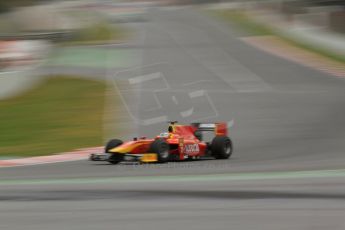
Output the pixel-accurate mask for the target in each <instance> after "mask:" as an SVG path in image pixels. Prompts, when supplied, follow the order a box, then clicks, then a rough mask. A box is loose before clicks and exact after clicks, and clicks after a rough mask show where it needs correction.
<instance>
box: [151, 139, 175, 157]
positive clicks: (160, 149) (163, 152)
mask: <svg viewBox="0 0 345 230" xmlns="http://www.w3.org/2000/svg"><path fill="white" fill-rule="evenodd" d="M150 152H151V153H156V154H157V158H158V162H159V163H164V162H167V161H168V160H169V157H170V149H169V144H168V143H167V142H166V141H165V140H164V139H157V140H155V141H154V142H152V144H151V146H150Z"/></svg>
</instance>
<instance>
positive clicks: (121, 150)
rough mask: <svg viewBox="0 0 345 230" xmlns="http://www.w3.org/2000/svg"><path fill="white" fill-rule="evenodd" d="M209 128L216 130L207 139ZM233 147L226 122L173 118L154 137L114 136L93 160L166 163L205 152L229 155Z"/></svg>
mask: <svg viewBox="0 0 345 230" xmlns="http://www.w3.org/2000/svg"><path fill="white" fill-rule="evenodd" d="M205 132H213V133H214V135H212V136H213V139H212V140H211V141H209V142H207V141H203V137H204V134H205ZM232 151H233V145H232V141H231V139H230V138H229V137H228V131H227V124H226V123H192V124H190V125H179V124H177V122H176V121H173V122H170V124H169V127H168V130H167V132H163V133H161V134H159V135H158V136H156V137H155V138H152V139H147V138H145V137H142V138H133V140H131V141H126V142H123V141H121V140H118V139H113V140H110V141H109V142H108V143H107V145H106V146H105V153H93V154H91V155H90V160H92V161H108V162H110V163H112V164H118V163H120V162H122V161H139V162H159V163H164V162H167V161H180V160H186V159H198V158H200V157H204V156H212V157H215V158H216V159H228V158H229V157H230V156H231V154H232Z"/></svg>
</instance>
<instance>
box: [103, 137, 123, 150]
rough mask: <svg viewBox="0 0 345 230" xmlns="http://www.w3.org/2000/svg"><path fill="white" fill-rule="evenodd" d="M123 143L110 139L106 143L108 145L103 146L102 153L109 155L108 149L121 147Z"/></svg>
mask: <svg viewBox="0 0 345 230" xmlns="http://www.w3.org/2000/svg"><path fill="white" fill-rule="evenodd" d="M122 144H123V142H122V141H121V140H118V139H112V140H110V141H108V143H107V144H106V145H105V148H104V151H105V152H106V153H109V150H110V149H113V148H115V147H117V146H119V145H122Z"/></svg>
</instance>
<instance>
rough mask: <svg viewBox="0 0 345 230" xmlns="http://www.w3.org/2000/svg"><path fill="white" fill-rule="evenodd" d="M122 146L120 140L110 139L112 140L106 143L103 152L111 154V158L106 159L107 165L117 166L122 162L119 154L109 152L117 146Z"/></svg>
mask: <svg viewBox="0 0 345 230" xmlns="http://www.w3.org/2000/svg"><path fill="white" fill-rule="evenodd" d="M122 144H123V142H122V141H121V140H118V139H112V140H110V141H108V143H107V144H106V146H105V149H104V151H105V152H106V153H110V154H111V156H110V157H109V159H108V162H109V163H111V164H118V163H120V162H121V161H122V160H123V156H122V155H121V154H118V153H111V152H110V150H111V149H113V148H116V147H117V146H120V145H122Z"/></svg>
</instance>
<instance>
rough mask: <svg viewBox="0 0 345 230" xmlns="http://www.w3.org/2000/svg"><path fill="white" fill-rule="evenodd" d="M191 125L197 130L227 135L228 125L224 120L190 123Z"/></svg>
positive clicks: (216, 134)
mask: <svg viewBox="0 0 345 230" xmlns="http://www.w3.org/2000/svg"><path fill="white" fill-rule="evenodd" d="M192 125H193V126H194V127H196V128H197V130H198V131H202V132H214V135H215V136H227V135H228V127H227V123H225V122H219V123H192Z"/></svg>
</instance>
